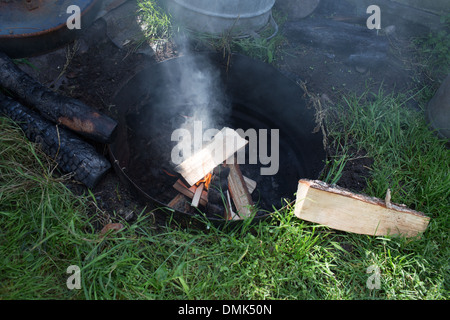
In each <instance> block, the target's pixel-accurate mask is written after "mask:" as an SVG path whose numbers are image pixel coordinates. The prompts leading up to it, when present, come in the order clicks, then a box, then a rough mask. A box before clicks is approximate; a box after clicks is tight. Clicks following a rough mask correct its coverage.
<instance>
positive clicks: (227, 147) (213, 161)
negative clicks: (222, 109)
mask: <svg viewBox="0 0 450 320" xmlns="http://www.w3.org/2000/svg"><path fill="white" fill-rule="evenodd" d="M247 143H248V141H247V140H245V139H244V138H242V137H241V136H240V135H239V134H238V133H237V132H236V131H234V130H233V129H230V128H226V127H225V128H223V129H222V130H221V131H220V132H219V133H217V134H216V135H215V136H214V138H213V140H212V141H211V142H210V143H208V144H207V145H206V146H205V147H204V148H203V149H202V150H200V151H199V152H197V153H196V154H194V155H193V156H191V157H189V158H188V159H186V160H184V161H183V162H182V163H181V164H180V165H178V166H177V167H176V168H175V171H177V172H178V173H180V174H181V175H182V176H183V178H184V179H185V180H186V182H187V183H188V184H189V185H190V186H192V185H194V184H195V183H197V182H198V181H199V180H201V179H203V178H204V177H205V176H206V175H207V174H208V173H209V172H211V171H212V170H213V169H214V168H216V167H217V166H218V165H219V164H221V163H223V162H224V161H226V160H227V159H228V158H230V157H231V156H233V155H234V154H235V153H236V152H238V151H239V150H241V149H242V148H244V147H245V145H246V144H247Z"/></svg>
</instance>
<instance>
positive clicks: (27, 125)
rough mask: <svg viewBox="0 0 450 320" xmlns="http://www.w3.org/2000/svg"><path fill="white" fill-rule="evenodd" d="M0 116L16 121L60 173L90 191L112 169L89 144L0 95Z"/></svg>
mask: <svg viewBox="0 0 450 320" xmlns="http://www.w3.org/2000/svg"><path fill="white" fill-rule="evenodd" d="M0 113H1V114H4V115H6V116H7V117H9V118H11V119H12V120H13V121H15V122H16V123H17V124H18V125H19V126H20V127H21V128H22V130H23V131H24V133H25V135H26V136H27V138H28V139H29V140H30V141H32V142H36V143H38V144H39V145H40V146H41V149H42V151H43V152H44V153H45V154H47V155H48V156H49V157H51V158H53V159H54V160H55V161H56V162H57V164H58V168H59V169H60V170H61V171H62V172H64V173H73V174H74V176H73V178H74V179H75V180H77V181H79V182H82V183H83V184H85V185H86V186H87V187H89V188H93V187H94V186H95V185H96V184H97V183H98V181H99V180H100V179H101V178H102V177H103V175H104V174H105V173H106V172H107V171H108V170H109V168H110V167H111V164H110V163H109V162H108V160H107V159H106V158H105V157H103V156H102V155H100V154H98V153H97V151H96V150H95V149H94V147H93V146H91V145H90V144H89V143H87V142H85V141H83V140H81V139H80V138H79V137H77V136H76V135H75V134H73V133H72V132H70V131H68V130H65V129H64V128H59V127H58V126H57V125H55V124H54V123H52V122H49V121H47V120H46V119H44V118H43V117H41V116H40V115H39V114H38V113H36V112H34V111H32V110H30V109H28V108H26V107H24V106H23V105H21V104H20V103H19V102H17V101H15V100H13V99H11V98H9V97H7V96H5V95H3V94H2V93H0Z"/></svg>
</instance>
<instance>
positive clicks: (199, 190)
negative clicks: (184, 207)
mask: <svg viewBox="0 0 450 320" xmlns="http://www.w3.org/2000/svg"><path fill="white" fill-rule="evenodd" d="M204 188H205V184H204V183H200V185H199V186H198V187H197V189H196V190H195V192H194V196H193V197H192V202H191V206H193V207H194V208H197V207H198V205H199V203H200V198H201V196H202V192H203V189H204Z"/></svg>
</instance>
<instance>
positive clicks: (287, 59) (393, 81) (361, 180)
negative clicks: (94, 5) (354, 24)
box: [22, 12, 413, 227]
mask: <svg viewBox="0 0 450 320" xmlns="http://www.w3.org/2000/svg"><path fill="white" fill-rule="evenodd" d="M324 15H326V12H325V13H324ZM289 23H291V24H292V23H295V22H289ZM107 27H108V26H107V23H106V22H105V20H104V19H99V20H97V21H95V22H94V24H93V25H92V26H91V27H90V28H89V29H88V30H86V31H85V33H84V34H83V36H82V37H81V38H80V39H78V40H77V41H76V42H75V43H71V44H69V45H67V46H66V47H65V48H61V49H59V50H55V51H54V52H51V53H48V54H45V55H41V56H38V57H31V58H29V61H30V63H31V64H32V65H33V66H34V68H31V67H30V66H28V65H23V66H22V68H24V69H25V71H27V72H29V73H32V74H33V76H34V77H36V78H37V79H38V80H39V81H41V82H42V83H43V84H45V85H47V86H49V87H51V88H52V89H54V90H56V91H57V92H60V93H62V94H66V95H69V96H72V97H74V98H78V99H80V100H81V101H83V102H85V103H86V104H88V105H90V106H92V107H94V108H96V109H98V110H99V111H102V112H104V113H106V114H109V115H111V116H113V117H114V111H115V110H114V107H115V106H114V105H113V104H112V101H113V98H114V95H115V94H116V93H117V92H118V91H119V90H120V88H121V87H122V86H123V85H124V84H125V83H126V82H127V81H128V80H129V79H130V78H131V77H133V75H135V74H136V73H137V72H139V71H140V70H142V69H144V68H146V67H150V66H151V65H153V64H155V63H158V62H159V61H162V60H165V59H168V58H172V57H176V56H177V54H178V53H177V50H176V46H175V45H172V44H170V43H169V44H166V45H162V46H159V47H158V48H157V51H156V52H154V51H153V52H152V50H147V51H146V52H143V53H142V52H141V53H140V52H135V51H133V50H131V49H129V47H122V48H120V47H118V46H117V45H116V44H115V43H114V42H113V41H112V40H111V39H110V37H109V36H108V34H107ZM279 32H281V33H282V32H283V29H281V30H280V31H279ZM286 40H287V41H286V43H285V44H284V46H283V48H282V50H280V54H279V56H278V57H277V59H276V62H275V66H276V67H277V68H278V69H279V70H280V72H282V73H284V74H285V75H286V76H288V77H289V78H291V79H293V80H294V81H301V82H303V83H305V84H306V86H307V88H308V90H309V91H310V92H312V93H314V94H315V95H316V96H318V97H326V100H327V101H328V102H329V103H331V104H332V103H334V101H336V100H337V98H338V97H339V95H340V94H342V93H344V92H356V93H358V94H359V93H362V92H363V91H364V90H366V88H367V85H369V86H372V87H373V88H376V87H378V86H380V85H381V84H382V85H383V87H384V88H385V89H386V90H387V91H390V90H399V91H402V90H406V89H410V88H412V87H413V82H412V80H411V76H412V70H410V69H409V66H408V65H407V64H405V63H404V59H403V58H399V57H398V56H397V54H396V53H397V52H398V51H396V50H393V51H391V53H392V54H390V57H389V59H386V63H384V64H383V63H382V64H381V65H378V66H377V67H376V68H370V67H368V68H361V67H358V68H355V67H354V66H352V65H349V64H346V63H344V61H343V60H342V59H343V58H342V57H341V56H339V55H338V54H336V53H333V52H330V50H326V49H323V48H322V49H321V48H317V47H314V46H308V45H305V44H301V43H299V41H298V39H295V37H287V39H286ZM400 43H401V42H400V41H396V44H397V45H398V44H400ZM405 43H406V42H405ZM147 49H148V48H147ZM149 52H150V54H149ZM412 107H413V106H412ZM97 147H98V149H99V150H100V151H101V152H103V153H104V154H105V155H107V148H106V146H101V145H98V146H97ZM328 152H329V154H330V155H332V154H333V153H334V150H333V149H332V148H330V150H328ZM371 163H372V162H371V159H368V158H366V157H361V158H359V159H356V160H353V161H349V163H348V164H347V166H346V167H345V169H344V172H343V176H342V178H341V180H340V183H339V184H340V185H341V186H342V187H345V188H349V189H352V190H355V191H361V190H363V189H364V187H365V178H366V177H368V175H369V169H368V168H370V165H371ZM71 188H73V190H74V191H75V192H83V191H85V190H84V188H83V187H82V186H81V185H77V184H76V183H74V184H71ZM93 193H94V194H95V196H96V199H97V203H98V210H99V212H100V213H101V214H100V215H99V219H98V226H99V227H100V226H101V225H104V224H106V223H107V222H117V221H120V220H122V219H124V220H127V221H133V220H134V219H136V217H137V215H138V214H139V213H140V212H141V211H142V210H143V208H144V206H145V204H144V203H140V202H139V201H137V199H136V198H135V197H133V195H132V194H131V193H130V191H129V190H128V188H126V186H125V185H123V184H122V183H121V182H120V181H119V177H118V176H117V174H116V173H115V172H114V171H113V170H111V171H110V172H109V173H108V174H107V175H106V176H105V178H104V179H103V180H102V181H101V182H100V183H99V184H98V185H97V186H96V188H95V189H94V190H93Z"/></svg>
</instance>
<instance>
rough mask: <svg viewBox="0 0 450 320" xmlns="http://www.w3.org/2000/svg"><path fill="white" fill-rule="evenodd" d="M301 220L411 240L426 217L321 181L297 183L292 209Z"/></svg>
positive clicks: (421, 230)
mask: <svg viewBox="0 0 450 320" xmlns="http://www.w3.org/2000/svg"><path fill="white" fill-rule="evenodd" d="M294 213H295V215H296V216H297V217H298V218H300V219H303V220H307V221H310V222H314V223H319V224H322V225H326V226H329V227H330V228H333V229H337V230H341V231H347V232H353V233H359V234H367V235H374V236H385V235H391V236H394V235H399V236H406V237H414V236H416V235H418V234H420V233H422V232H424V231H425V230H426V228H427V226H428V223H429V221H430V218H428V217H427V216H425V215H424V214H423V213H421V212H418V211H414V210H411V209H409V208H406V207H405V206H402V205H397V204H393V203H391V204H390V205H386V203H385V202H384V201H382V200H380V199H378V198H373V197H368V196H364V195H360V194H355V193H352V192H350V191H348V190H346V189H343V188H338V187H332V186H330V185H328V184H326V183H324V182H322V181H312V180H300V181H299V184H298V190H297V199H296V203H295V209H294Z"/></svg>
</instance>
